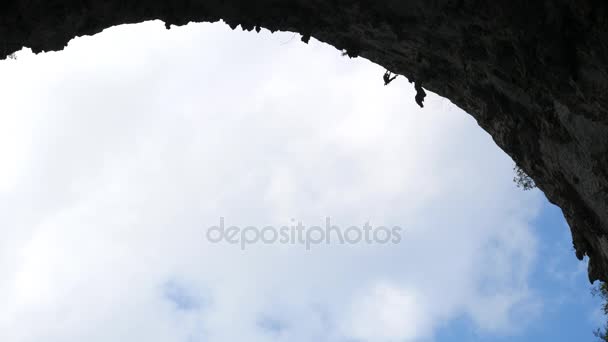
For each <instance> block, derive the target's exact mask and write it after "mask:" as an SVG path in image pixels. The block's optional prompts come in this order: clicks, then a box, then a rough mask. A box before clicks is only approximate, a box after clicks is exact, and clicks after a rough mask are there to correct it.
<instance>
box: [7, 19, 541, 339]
mask: <svg viewBox="0 0 608 342" xmlns="http://www.w3.org/2000/svg"><path fill="white" fill-rule="evenodd" d="M290 37H291V34H277V35H270V34H269V33H263V34H259V35H258V34H254V33H244V32H232V31H230V30H229V29H228V28H227V27H225V26H224V25H218V24H215V25H211V24H204V25H188V26H187V27H183V28H178V29H172V30H170V31H166V30H164V28H163V25H162V23H158V22H154V23H145V24H142V25H138V26H130V27H118V28H113V29H110V30H107V31H106V32H104V33H102V34H100V35H98V36H96V37H92V38H91V37H87V38H82V39H77V40H75V41H73V42H72V43H71V44H70V46H69V47H68V48H67V49H66V50H65V51H63V52H59V53H49V54H45V55H39V56H32V55H28V54H27V53H20V54H19V59H18V60H17V61H16V62H13V61H11V62H10V63H6V62H3V63H2V64H0V72H2V74H3V75H5V76H4V77H3V78H4V80H5V81H4V82H3V83H2V84H1V85H0V87H1V88H2V89H0V91H1V92H2V94H3V95H4V96H3V97H5V98H6V103H5V104H3V106H7V108H11V113H10V115H3V116H1V117H0V120H2V122H1V123H0V126H3V127H9V126H6V125H5V124H7V123H9V124H10V125H13V126H15V125H17V126H19V129H16V130H14V131H13V130H12V129H11V131H12V132H15V133H14V134H13V135H11V137H10V138H8V139H10V141H11V144H13V143H12V141H15V143H14V144H15V145H16V146H17V145H18V146H19V147H16V148H15V149H14V150H13V149H3V150H2V151H4V152H3V154H2V155H1V158H2V163H3V164H4V163H7V165H10V167H11V168H10V170H13V171H10V172H9V173H6V172H5V173H3V174H2V175H1V176H0V178H2V179H3V180H2V182H0V183H2V184H3V186H2V187H0V191H1V192H0V205H1V206H2V208H3V210H2V212H3V216H2V217H0V220H1V221H0V230H1V232H2V234H3V237H4V238H3V240H2V241H1V242H0V250H1V251H2V252H1V253H0V275H1V277H0V279H2V280H1V281H0V290H1V291H0V301H2V303H6V304H5V305H4V307H3V311H2V312H1V313H0V339H2V340H6V341H24V342H27V341H40V340H45V341H82V340H87V341H108V340H117V341H129V340H146V341H198V340H205V341H230V340H249V341H268V340H285V341H287V340H289V341H309V340H311V339H316V340H328V341H341V340H345V339H351V338H358V339H363V340H378V341H383V340H428V339H432V336H433V333H434V331H436V329H437V328H439V327H441V326H442V325H444V324H445V322H447V321H448V320H450V319H452V318H455V317H459V316H462V315H466V316H468V317H470V318H471V319H472V320H473V321H474V322H476V324H477V327H478V328H479V329H480V330H482V331H490V332H497V331H499V332H500V331H505V330H509V327H510V326H511V325H513V324H514V322H517V321H518V319H521V317H518V316H517V315H514V314H513V312H514V308H515V307H519V306H521V305H528V304H529V305H532V306H534V305H536V304H535V303H538V298H536V297H535V296H534V293H533V291H532V290H530V289H529V286H528V284H527V276H528V273H529V271H530V269H531V268H532V267H533V265H534V256H535V255H536V249H537V247H536V244H535V237H534V235H533V234H532V233H531V231H530V229H529V222H530V220H531V219H532V218H533V217H534V216H535V215H536V213H537V211H538V209H539V203H540V197H539V196H538V194H537V193H533V194H529V193H523V192H521V191H519V190H518V189H516V188H515V187H514V186H513V184H512V182H511V179H512V171H511V162H510V161H509V160H508V158H507V157H506V156H505V155H504V154H503V153H502V152H500V151H499V150H498V148H497V147H496V146H495V145H494V144H493V142H492V141H491V139H490V137H489V136H488V135H487V134H485V133H483V132H482V131H481V129H480V128H478V127H477V126H476V124H475V123H474V121H473V120H472V119H471V118H470V117H469V116H467V115H465V114H464V113H462V112H461V111H460V110H458V109H456V108H455V107H454V106H452V105H451V104H449V102H448V101H447V100H443V99H440V98H438V97H436V96H433V95H430V96H429V97H428V102H427V105H426V106H425V109H424V110H421V109H418V107H417V105H416V104H415V102H414V100H413V98H414V92H413V89H412V87H411V84H409V83H408V82H407V81H406V80H405V79H403V78H399V79H397V80H396V81H395V82H393V83H392V84H391V85H390V86H388V87H385V86H383V84H382V79H381V77H382V73H383V70H382V69H381V68H379V67H378V66H375V65H372V64H371V63H369V62H367V61H364V60H361V59H357V60H349V59H347V58H345V57H342V56H341V55H340V52H339V51H337V50H335V49H333V48H331V47H328V46H326V45H324V44H320V43H318V42H314V41H313V42H311V44H310V45H304V44H302V43H299V42H297V41H296V40H295V39H294V41H293V42H292V43H289V44H282V42H284V41H286V40H288V39H289V38H290ZM10 127H12V126H10ZM5 139H6V138H5ZM17 141H19V143H17ZM7 151H8V152H7ZM14 170H18V171H14ZM7 174H9V176H7ZM220 216H224V217H226V220H227V221H228V222H230V224H235V225H240V226H246V225H257V226H263V225H266V224H272V225H281V224H285V223H289V222H290V219H291V218H295V219H298V220H303V221H304V222H305V223H307V224H309V225H313V224H322V223H323V222H324V220H325V217H326V216H331V217H332V222H334V223H336V224H339V225H343V226H349V225H362V224H363V223H365V222H366V221H368V220H370V221H371V223H372V224H373V225H382V224H386V225H399V226H402V227H404V229H405V233H404V238H403V240H402V242H401V243H400V244H399V245H382V246H378V245H375V246H374V245H371V246H368V245H357V246H346V245H345V246H341V245H329V246H326V245H320V246H315V248H314V249H313V250H312V251H308V252H307V251H305V250H304V248H302V246H297V245H296V246H290V245H288V246H279V245H274V246H267V245H256V246H251V248H248V249H247V250H245V251H241V250H239V249H238V248H236V247H235V246H233V245H222V244H219V245H214V244H209V243H207V242H205V241H204V229H205V228H206V227H208V226H211V225H215V224H217V222H218V220H219V217H220ZM168 284H169V285H168ZM167 286H171V289H172V290H171V291H178V292H171V293H170V294H169V295H168V293H167ZM181 300H184V301H188V300H191V301H197V303H196V305H194V304H193V305H190V306H189V305H188V302H180V301H181ZM179 303H182V304H179ZM191 304H192V303H191ZM180 305H181V306H180ZM185 308H188V309H185Z"/></svg>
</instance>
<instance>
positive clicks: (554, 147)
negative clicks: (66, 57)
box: [0, 0, 608, 280]
mask: <svg viewBox="0 0 608 342" xmlns="http://www.w3.org/2000/svg"><path fill="white" fill-rule="evenodd" d="M151 19H161V20H163V21H165V22H166V23H167V24H168V25H169V24H176V25H181V24H186V23H188V22H190V21H198V22H200V21H217V20H219V19H223V20H224V21H226V22H227V23H228V24H229V25H230V26H231V27H233V28H235V27H236V26H237V25H241V26H242V27H243V28H244V29H247V30H252V29H256V30H259V28H260V27H264V28H268V29H270V30H273V31H274V30H284V31H295V32H300V33H301V34H302V35H303V38H302V39H303V40H304V41H307V40H308V39H309V38H310V37H311V36H314V37H315V38H317V39H319V40H321V41H324V42H327V43H329V44H332V45H333V46H335V47H336V48H338V49H343V50H345V51H347V52H348V54H349V55H350V56H362V57H364V58H367V59H369V60H371V61H373V62H375V63H378V64H380V65H383V66H385V67H386V68H388V69H389V70H390V71H392V72H395V73H398V74H402V75H405V76H406V77H408V78H409V79H410V80H412V81H414V82H416V83H417V84H418V87H420V86H422V87H424V88H426V89H427V90H431V91H433V92H435V93H437V94H440V95H442V96H445V97H447V98H448V99H450V100H451V101H452V102H454V103H455V104H456V105H458V106H459V107H461V108H463V109H464V110H466V111H467V112H468V113H470V114H471V115H472V116H474V117H475V119H476V120H477V122H478V123H479V125H480V126H481V127H482V128H483V129H485V130H486V131H488V132H489V133H490V134H491V135H492V137H493V138H494V141H495V142H496V143H497V144H498V145H499V146H500V147H501V148H502V149H503V150H504V151H505V152H507V153H508V154H509V155H510V156H511V157H512V158H513V159H514V160H515V161H516V162H517V163H518V164H519V165H520V166H521V168H522V169H523V170H524V171H525V172H527V173H528V174H529V175H530V176H531V177H532V178H533V179H534V180H535V181H536V184H537V185H538V187H539V188H540V189H541V190H543V191H544V192H545V194H546V195H547V197H548V198H549V200H550V201H551V202H553V203H555V204H557V205H558V206H560V207H561V208H562V210H563V212H564V215H565V217H566V219H567V220H568V223H569V224H570V227H571V229H572V236H573V240H574V246H575V249H576V255H577V257H578V258H579V259H580V258H582V257H583V256H584V255H588V256H589V257H590V263H589V278H590V280H595V279H602V280H608V239H607V238H606V233H607V232H608V154H607V152H608V151H607V149H608V116H607V115H606V113H607V109H608V95H607V94H608V3H607V2H605V1H603V0H546V1H541V0H523V1H522V0H508V1H507V0H504V1H503V0H494V1H487V0H375V1H374V0H369V1H363V0H255V1H254V0H164V1H161V0H146V1H143V0H142V1H128V0H127V1H125V0H103V1H100V0H78V1H76V0H63V1H58V0H3V1H2V2H0V37H1V40H0V57H1V58H4V57H5V56H6V55H8V54H9V53H12V52H13V51H16V50H19V49H20V48H21V47H22V46H27V47H30V48H32V49H33V50H34V51H36V52H37V51H45V50H58V49H62V48H63V47H64V46H65V45H66V44H67V42H68V41H69V40H70V39H71V38H73V37H75V36H81V35H91V34H95V33H97V32H100V31H101V30H103V29H104V28H107V27H110V26H113V25H117V24H124V23H137V22H141V21H145V20H151Z"/></svg>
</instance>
